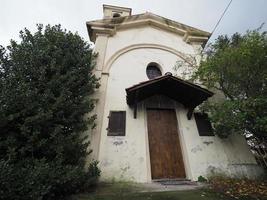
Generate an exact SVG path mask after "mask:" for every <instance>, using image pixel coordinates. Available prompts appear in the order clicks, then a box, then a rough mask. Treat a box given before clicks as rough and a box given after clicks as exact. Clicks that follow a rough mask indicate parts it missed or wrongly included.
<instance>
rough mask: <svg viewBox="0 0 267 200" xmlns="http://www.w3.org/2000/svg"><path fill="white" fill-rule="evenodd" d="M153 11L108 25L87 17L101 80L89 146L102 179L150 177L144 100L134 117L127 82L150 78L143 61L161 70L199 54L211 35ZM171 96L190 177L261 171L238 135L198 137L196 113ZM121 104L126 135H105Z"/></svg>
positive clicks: (141, 180) (106, 12)
mask: <svg viewBox="0 0 267 200" xmlns="http://www.w3.org/2000/svg"><path fill="white" fill-rule="evenodd" d="M112 8H113V9H114V7H111V8H110V9H112ZM117 9H120V7H117ZM124 10H125V9H124ZM108 13H112V12H111V11H107V10H105V18H107V16H106V15H108ZM129 15H130V12H129ZM155 17H156V18H155ZM157 17H158V16H155V15H153V14H151V13H145V14H142V15H136V16H130V17H129V20H128V21H129V22H128V21H127V19H126V20H125V19H124V21H123V20H122V21H123V22H120V23H119V24H118V25H116V26H112V28H107V24H108V23H111V21H105V20H104V22H103V20H98V21H92V22H88V23H87V26H88V30H89V35H90V37H91V39H92V40H93V41H94V42H95V52H98V60H97V67H96V70H95V74H96V75H97V76H98V77H99V78H100V83H101V87H100V88H99V90H98V91H97V93H96V96H95V98H96V99H98V102H97V106H96V109H95V112H96V113H97V115H98V118H97V128H96V129H95V130H94V133H93V135H92V138H91V148H92V149H93V156H94V159H96V160H99V161H100V168H101V171H102V174H101V179H102V180H104V181H113V180H115V181H135V182H150V181H151V169H150V168H151V167H150V155H149V145H148V133H147V124H146V103H145V101H144V102H142V103H139V104H138V112H137V113H138V114H137V118H136V119H134V117H133V110H132V109H131V108H130V107H129V106H128V105H127V103H126V92H125V88H128V87H131V86H133V85H135V84H138V83H140V82H142V81H146V80H148V78H147V75H146V67H147V65H148V64H149V63H150V62H156V63H158V64H159V65H160V68H161V70H162V74H164V73H165V72H173V67H174V65H175V63H176V61H177V60H179V59H184V60H186V55H188V54H190V55H193V56H197V53H198V50H199V49H200V48H201V45H202V44H203V43H205V42H206V41H207V39H208V36H209V34H208V33H206V32H201V31H200V30H197V29H196V32H200V33H201V34H202V35H201V34H199V33H198V34H197V36H195V35H194V33H193V30H194V29H193V28H191V27H189V28H188V27H187V26H185V25H182V26H181V27H182V28H183V29H182V28H181V27H180V28H179V27H178V28H177V27H175V26H172V25H170V24H169V23H167V25H164V23H163V22H162V21H160V20H158V19H157ZM122 18H123V17H122ZM126 18H127V16H126ZM132 18H134V19H132ZM158 18H160V17H158ZM110 20H112V19H110ZM164 20H166V19H164ZM136 21H137V22H138V23H137V22H136ZM101 23H104V24H105V26H103V24H101ZM129 23H134V24H129ZM161 23H162V24H161ZM172 23H174V22H172ZM123 24H126V25H125V27H124V25H123ZM164 26H165V27H164ZM170 26H172V27H170ZM184 26H185V27H184ZM114 27H115V28H114ZM106 29H108V30H106ZM111 29H112V30H111ZM114 29H115V30H114ZM176 29H179V30H176ZM189 29H190V30H189ZM190 34H192V35H190ZM173 73H174V72H173ZM178 73H181V71H180V72H178ZM169 101H170V102H172V103H171V104H172V107H173V108H174V109H175V111H176V115H177V120H178V134H179V135H178V136H179V138H180V143H181V148H182V154H183V160H184V165H185V171H186V177H187V178H188V179H190V180H197V178H198V176H200V175H202V176H207V175H209V174H211V173H225V174H228V175H232V176H240V175H242V176H247V177H251V178H253V177H256V176H257V175H258V174H259V170H260V169H259V168H258V166H257V165H256V161H255V159H254V157H253V155H252V154H251V152H250V150H249V148H248V146H247V144H246V141H245V140H244V139H243V138H242V137H241V136H238V135H236V136H231V137H230V138H228V139H224V140H222V139H220V138H218V137H217V136H203V137H200V136H199V134H198V130H197V126H196V122H195V120H194V118H192V119H191V120H188V119H187V117H186V114H187V110H186V109H185V108H184V107H183V106H182V105H181V104H180V103H179V102H175V101H172V100H169ZM121 110H124V111H126V135H125V136H107V130H106V128H107V126H108V115H109V112H110V111H121Z"/></svg>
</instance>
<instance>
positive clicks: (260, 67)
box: [194, 30, 267, 141]
mask: <svg viewBox="0 0 267 200" xmlns="http://www.w3.org/2000/svg"><path fill="white" fill-rule="evenodd" d="M194 78H195V79H196V78H197V79H199V80H200V81H201V82H202V83H203V84H204V85H206V86H207V87H208V88H212V89H216V90H219V91H220V92H222V93H223V94H224V96H225V98H224V99H223V100H222V101H217V102H210V103H209V104H208V106H207V107H206V108H207V110H208V111H209V113H210V118H211V121H212V122H213V126H214V128H215V133H217V134H218V135H219V136H221V137H227V136H228V135H230V134H232V133H240V134H243V135H253V136H255V137H257V138H258V139H260V140H261V141H264V140H266V138H267V85H266V84H267V82H266V80H267V35H266V32H260V31H259V30H254V31H248V32H247V33H246V34H244V35H240V34H238V33H236V34H234V35H233V36H232V37H230V38H229V37H227V36H220V37H218V39H217V40H216V41H215V43H214V44H212V45H210V46H209V48H208V50H207V52H206V59H205V60H202V62H201V63H200V67H199V68H198V70H197V71H196V73H195V74H194Z"/></svg>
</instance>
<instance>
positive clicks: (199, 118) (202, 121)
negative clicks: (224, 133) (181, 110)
mask: <svg viewBox="0 0 267 200" xmlns="http://www.w3.org/2000/svg"><path fill="white" fill-rule="evenodd" d="M194 118H195V122H196V126H197V130H198V135H199V136H200V137H212V136H215V135H214V132H213V128H212V125H211V122H210V120H209V118H208V115H207V114H206V113H194ZM205 129H206V130H205Z"/></svg>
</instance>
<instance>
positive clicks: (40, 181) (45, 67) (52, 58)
mask: <svg viewBox="0 0 267 200" xmlns="http://www.w3.org/2000/svg"><path fill="white" fill-rule="evenodd" d="M37 28H38V30H37V32H35V33H31V32H30V31H29V30H28V29H25V30H24V31H21V32H20V38H21V41H20V42H16V41H13V40H11V43H10V45H9V46H8V47H6V48H4V47H2V46H1V45H0V199H12V200H13V199H22V200H23V199H27V200H28V199H34V200H35V199H59V198H61V197H64V196H67V195H70V194H73V193H76V192H79V191H81V190H82V189H85V188H86V187H89V186H90V185H91V184H93V183H95V182H96V179H97V177H98V176H99V173H100V171H99V169H98V168H97V163H96V162H93V163H92V164H91V165H90V166H89V169H87V170H86V169H85V167H84V166H85V161H86V159H87V156H89V154H90V153H91V151H88V144H89V142H90V141H88V138H89V136H90V133H91V129H92V128H94V126H95V122H94V120H95V118H96V116H95V115H91V114H90V113H92V111H93V109H94V106H95V99H94V98H92V94H93V93H94V91H95V90H96V89H97V88H98V87H99V83H98V79H97V78H96V77H95V75H94V74H93V69H94V66H95V58H96V56H95V54H94V53H93V52H92V48H91V46H90V45H89V44H88V43H87V42H86V41H84V40H83V39H82V38H81V37H80V36H79V35H78V34H74V33H71V32H68V31H66V30H63V29H62V28H61V26H60V25H56V26H50V25H48V26H46V27H43V26H42V25H38V26H37ZM85 131H86V134H84V133H85Z"/></svg>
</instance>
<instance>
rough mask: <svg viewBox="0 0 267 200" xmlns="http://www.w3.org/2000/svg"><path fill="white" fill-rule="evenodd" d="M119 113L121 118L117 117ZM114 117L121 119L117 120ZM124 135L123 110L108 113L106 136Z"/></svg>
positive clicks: (124, 120)
mask: <svg viewBox="0 0 267 200" xmlns="http://www.w3.org/2000/svg"><path fill="white" fill-rule="evenodd" d="M119 113H121V116H119V115H118V114H119ZM116 115H117V116H116ZM116 117H121V119H118V118H117V119H116ZM120 120H121V121H120ZM125 135H126V111H124V110H112V111H110V112H109V116H108V127H107V136H125Z"/></svg>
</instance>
